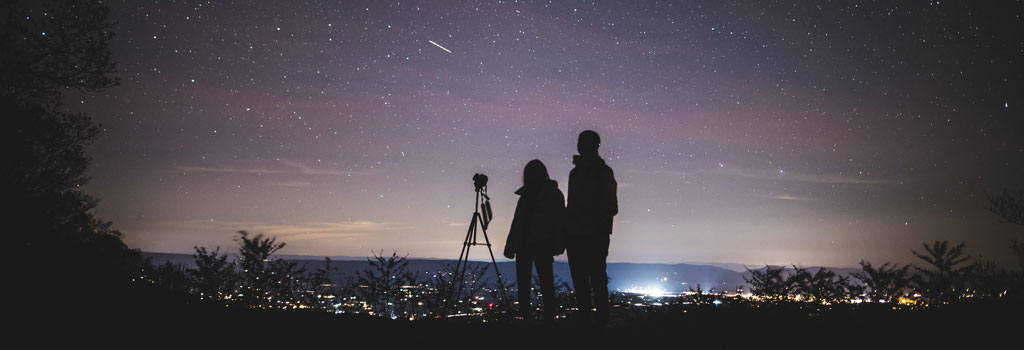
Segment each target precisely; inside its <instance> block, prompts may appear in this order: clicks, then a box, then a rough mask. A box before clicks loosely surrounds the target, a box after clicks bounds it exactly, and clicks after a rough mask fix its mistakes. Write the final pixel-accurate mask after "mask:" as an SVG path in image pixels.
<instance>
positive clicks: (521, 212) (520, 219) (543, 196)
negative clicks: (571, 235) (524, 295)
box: [504, 180, 566, 259]
mask: <svg viewBox="0 0 1024 350" xmlns="http://www.w3.org/2000/svg"><path fill="white" fill-rule="evenodd" d="M516 194H518V195H519V202H518V203H517V204H516V212H515V214H514V216H513V217H512V227H511V228H509V230H508V238H507V239H506V240H505V250H504V255H505V257H506V258H509V259H512V258H514V257H515V256H516V255H517V254H519V253H522V252H525V251H527V250H529V251H533V252H537V251H540V252H549V253H550V254H551V255H558V254H561V253H562V252H563V251H565V247H564V245H563V243H562V242H563V239H564V236H565V231H566V214H565V196H564V195H562V191H561V190H559V189H558V182H555V180H547V181H545V182H544V183H542V184H539V185H536V186H523V187H521V188H519V189H518V190H516Z"/></svg>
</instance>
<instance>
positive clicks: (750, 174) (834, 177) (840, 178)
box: [711, 166, 892, 185]
mask: <svg viewBox="0 0 1024 350" xmlns="http://www.w3.org/2000/svg"><path fill="white" fill-rule="evenodd" d="M711 172H712V173H714V174H717V175H725V176H738V177H745V178H752V179H768V180H773V181H789V182H805V183H820V184H836V185H882V184H889V183H892V181H887V180H883V179H877V178H871V177H868V176H853V175H846V174H811V173H801V172H795V171H780V170H779V169H743V168H738V167H732V166H723V167H716V168H714V170H712V171H711Z"/></svg>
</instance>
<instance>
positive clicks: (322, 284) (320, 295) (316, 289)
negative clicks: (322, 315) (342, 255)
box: [306, 257, 337, 310]
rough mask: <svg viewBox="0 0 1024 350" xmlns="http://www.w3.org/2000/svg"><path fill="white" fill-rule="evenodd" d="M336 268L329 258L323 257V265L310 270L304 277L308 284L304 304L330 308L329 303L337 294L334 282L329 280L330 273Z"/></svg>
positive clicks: (324, 308) (317, 307) (321, 308)
mask: <svg viewBox="0 0 1024 350" xmlns="http://www.w3.org/2000/svg"><path fill="white" fill-rule="evenodd" d="M335 270H337V268H335V267H333V266H331V258H327V257H325V258H324V267H319V268H317V269H316V270H313V271H312V272H310V274H309V277H308V278H307V279H306V281H307V283H308V284H309V288H308V289H309V290H308V295H307V297H306V304H308V305H310V306H312V307H314V308H316V309H320V310H330V309H331V303H332V302H333V300H334V298H335V296H336V295H337V290H336V287H337V286H335V285H334V282H333V281H332V280H331V273H332V272H334V271H335Z"/></svg>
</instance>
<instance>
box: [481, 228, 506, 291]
mask: <svg viewBox="0 0 1024 350" xmlns="http://www.w3.org/2000/svg"><path fill="white" fill-rule="evenodd" d="M481 231H483V233H484V242H486V244H487V252H488V253H490V254H491V264H493V265H494V274H495V275H497V276H498V286H499V287H500V288H501V298H502V299H503V300H502V303H503V304H504V305H505V309H506V310H507V309H508V307H509V306H510V304H509V301H508V294H507V293H505V282H504V281H502V280H501V271H500V270H498V261H497V260H495V259H494V250H493V249H491V239H490V238H488V237H487V230H486V229H481Z"/></svg>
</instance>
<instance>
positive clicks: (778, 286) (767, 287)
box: [743, 265, 794, 302]
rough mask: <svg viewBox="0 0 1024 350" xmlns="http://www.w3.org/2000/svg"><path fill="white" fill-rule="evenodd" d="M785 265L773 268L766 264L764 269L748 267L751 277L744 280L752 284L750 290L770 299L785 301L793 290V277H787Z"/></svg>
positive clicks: (745, 277) (744, 277)
mask: <svg viewBox="0 0 1024 350" xmlns="http://www.w3.org/2000/svg"><path fill="white" fill-rule="evenodd" d="M785 270H786V268H785V267H782V266H780V267H777V268H772V267H771V266H768V265H765V267H764V270H751V269H747V273H749V275H750V277H747V276H743V280H744V281H746V282H747V284H749V285H750V292H751V293H752V294H754V295H759V296H762V297H764V298H767V299H768V300H769V301H775V302H778V301H784V300H785V299H786V298H787V297H788V296H789V294H790V292H792V291H793V289H794V288H793V285H792V283H793V281H794V280H793V279H792V278H786V276H785Z"/></svg>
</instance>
